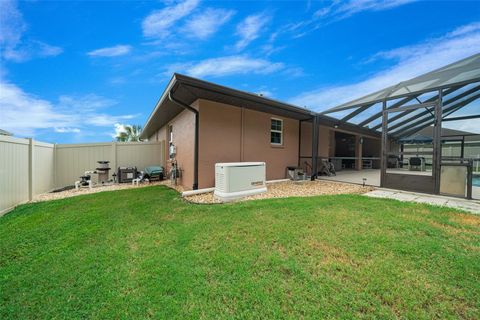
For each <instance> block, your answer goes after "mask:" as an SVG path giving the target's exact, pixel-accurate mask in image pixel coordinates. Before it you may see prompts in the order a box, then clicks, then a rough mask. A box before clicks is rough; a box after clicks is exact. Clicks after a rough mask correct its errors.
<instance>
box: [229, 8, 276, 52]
mask: <svg viewBox="0 0 480 320" xmlns="http://www.w3.org/2000/svg"><path fill="white" fill-rule="evenodd" d="M269 21H270V16H267V15H266V14H264V13H258V14H254V15H251V16H248V17H246V18H245V20H243V21H242V22H240V23H239V24H238V25H237V31H236V35H237V36H239V37H240V39H239V40H238V41H237V42H236V43H235V48H236V49H237V50H242V49H244V48H245V47H246V46H248V45H249V44H250V42H252V41H254V40H255V39H257V38H258V37H259V36H260V33H261V32H262V30H263V28H264V27H265V25H266V24H267V23H268V22H269Z"/></svg>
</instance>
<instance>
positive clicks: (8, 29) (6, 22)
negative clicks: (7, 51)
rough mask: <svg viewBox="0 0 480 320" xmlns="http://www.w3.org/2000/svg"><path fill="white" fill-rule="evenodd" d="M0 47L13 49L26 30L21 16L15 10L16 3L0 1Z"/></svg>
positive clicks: (7, 0) (5, 0) (16, 9)
mask: <svg viewBox="0 0 480 320" xmlns="http://www.w3.org/2000/svg"><path fill="white" fill-rule="evenodd" d="M0 30H1V31H2V32H0V45H1V46H2V47H3V48H14V47H15V46H16V45H17V44H19V43H20V39H21V38H22V33H23V32H25V31H26V30H27V25H26V24H25V21H24V20H23V16H22V14H21V13H20V11H19V10H18V8H17V3H16V1H10V0H3V1H0Z"/></svg>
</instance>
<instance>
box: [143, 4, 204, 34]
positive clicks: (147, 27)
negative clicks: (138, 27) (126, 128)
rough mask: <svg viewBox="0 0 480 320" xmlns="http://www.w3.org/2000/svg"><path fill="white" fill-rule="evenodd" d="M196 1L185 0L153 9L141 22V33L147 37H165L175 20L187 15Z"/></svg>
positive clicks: (193, 7) (194, 6) (195, 5)
mask: <svg viewBox="0 0 480 320" xmlns="http://www.w3.org/2000/svg"><path fill="white" fill-rule="evenodd" d="M198 3H199V0H185V1H182V2H178V3H176V4H174V5H170V6H166V7H165V8H163V9H161V10H156V11H153V12H152V13H151V14H149V15H148V16H147V17H146V18H145V19H144V20H143V22H142V30H143V35H144V36H146V37H149V38H160V39H161V38H165V37H166V36H167V35H168V34H169V33H170V32H171V31H170V28H171V27H172V26H173V25H174V24H175V22H177V21H178V20H180V19H182V18H183V17H185V16H187V15H189V14H190V13H191V12H192V11H193V10H194V9H195V8H196V7H197V6H198Z"/></svg>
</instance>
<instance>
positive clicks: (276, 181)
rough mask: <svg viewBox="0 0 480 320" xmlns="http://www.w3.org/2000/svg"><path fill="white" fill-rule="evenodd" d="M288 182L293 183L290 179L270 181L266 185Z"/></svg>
mask: <svg viewBox="0 0 480 320" xmlns="http://www.w3.org/2000/svg"><path fill="white" fill-rule="evenodd" d="M287 181H291V180H290V179H278V180H268V181H266V182H265V183H266V184H270V183H278V182H287Z"/></svg>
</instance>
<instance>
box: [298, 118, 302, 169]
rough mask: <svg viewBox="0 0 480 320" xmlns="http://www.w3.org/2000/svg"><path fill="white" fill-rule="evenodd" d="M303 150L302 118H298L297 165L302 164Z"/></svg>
mask: <svg viewBox="0 0 480 320" xmlns="http://www.w3.org/2000/svg"><path fill="white" fill-rule="evenodd" d="M301 152H302V120H298V163H297V167H300V166H301V159H300V157H301V154H300V153H301Z"/></svg>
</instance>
